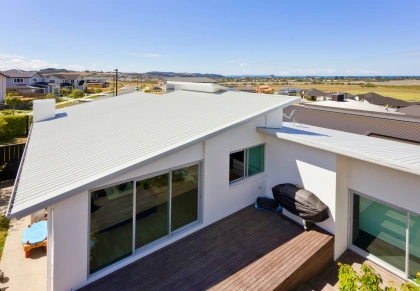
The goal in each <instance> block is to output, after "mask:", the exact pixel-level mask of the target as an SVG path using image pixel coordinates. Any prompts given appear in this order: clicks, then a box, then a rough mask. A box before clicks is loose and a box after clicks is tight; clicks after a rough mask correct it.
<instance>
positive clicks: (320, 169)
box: [266, 136, 337, 234]
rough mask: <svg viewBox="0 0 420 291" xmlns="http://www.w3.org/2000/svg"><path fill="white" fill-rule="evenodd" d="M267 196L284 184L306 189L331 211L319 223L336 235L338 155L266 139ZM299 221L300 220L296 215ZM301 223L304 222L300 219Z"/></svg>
mask: <svg viewBox="0 0 420 291" xmlns="http://www.w3.org/2000/svg"><path fill="white" fill-rule="evenodd" d="M266 158H267V161H268V162H267V186H266V195H267V196H268V197H273V195H272V190H271V188H272V187H274V186H276V185H278V184H281V183H292V184H299V185H301V186H303V187H304V188H305V189H306V190H308V191H311V192H313V193H314V194H315V195H316V196H318V198H319V199H321V201H322V202H324V203H325V204H326V205H327V206H328V208H329V212H328V213H329V216H330V217H329V218H328V219H327V220H326V221H323V222H321V223H317V224H318V225H319V226H320V227H322V228H324V229H325V230H327V231H328V232H330V233H332V234H334V233H335V219H336V200H335V197H336V178H337V177H336V166H337V165H336V155H335V154H333V153H330V152H327V151H323V150H319V149H315V148H311V147H308V146H304V145H300V144H297V143H294V142H290V141H285V140H281V139H278V138H276V137H273V136H267V147H266ZM294 218H296V219H298V217H296V216H294ZM298 221H302V220H301V219H298Z"/></svg>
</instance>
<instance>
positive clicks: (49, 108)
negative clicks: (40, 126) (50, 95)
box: [33, 99, 55, 122]
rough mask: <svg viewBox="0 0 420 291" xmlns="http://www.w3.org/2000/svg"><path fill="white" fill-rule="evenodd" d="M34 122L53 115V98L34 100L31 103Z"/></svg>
mask: <svg viewBox="0 0 420 291" xmlns="http://www.w3.org/2000/svg"><path fill="white" fill-rule="evenodd" d="M33 111H34V122H39V121H43V120H47V119H51V118H54V117H55V99H42V100H35V101H34V103H33Z"/></svg>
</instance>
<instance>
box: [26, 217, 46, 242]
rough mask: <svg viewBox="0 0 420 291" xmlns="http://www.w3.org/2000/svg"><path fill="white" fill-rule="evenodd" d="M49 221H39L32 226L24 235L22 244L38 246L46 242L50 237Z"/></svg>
mask: <svg viewBox="0 0 420 291" xmlns="http://www.w3.org/2000/svg"><path fill="white" fill-rule="evenodd" d="M47 225H48V223H47V221H46V220H43V221H39V222H37V223H34V224H32V225H31V226H30V227H28V228H27V229H25V231H24V232H23V234H22V243H23V244H26V243H28V242H29V244H36V243H40V242H42V241H44V240H45V239H46V238H47V235H48V229H47Z"/></svg>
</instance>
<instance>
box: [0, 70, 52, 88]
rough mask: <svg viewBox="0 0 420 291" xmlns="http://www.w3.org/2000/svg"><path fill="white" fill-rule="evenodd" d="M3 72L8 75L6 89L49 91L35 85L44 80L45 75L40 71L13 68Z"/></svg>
mask: <svg viewBox="0 0 420 291" xmlns="http://www.w3.org/2000/svg"><path fill="white" fill-rule="evenodd" d="M1 74H3V75H4V76H6V90H7V91H9V92H21V93H48V92H47V91H45V89H44V88H38V87H36V86H33V85H34V84H36V83H37V82H41V81H42V78H43V77H42V75H41V74H39V73H38V72H32V71H22V70H15V69H13V70H7V71H2V72H1Z"/></svg>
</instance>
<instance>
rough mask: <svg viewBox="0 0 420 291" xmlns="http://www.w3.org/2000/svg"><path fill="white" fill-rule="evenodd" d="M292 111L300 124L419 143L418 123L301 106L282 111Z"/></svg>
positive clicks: (419, 124) (419, 129)
mask: <svg viewBox="0 0 420 291" xmlns="http://www.w3.org/2000/svg"><path fill="white" fill-rule="evenodd" d="M293 109H296V121H297V122H300V123H302V124H308V125H313V126H319V127H324V128H329V129H334V130H340V131H344V132H350V133H356V134H361V135H368V134H378V135H383V136H389V137H393V138H398V139H404V140H409V141H415V142H420V123H417V122H408V121H402V120H394V119H386V118H379V117H370V116H362V115H355V114H347V113H338V112H331V111H324V110H315V109H308V108H305V107H303V106H289V107H287V108H285V109H284V113H285V114H286V115H289V114H290V113H291V112H292V110H293Z"/></svg>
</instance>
